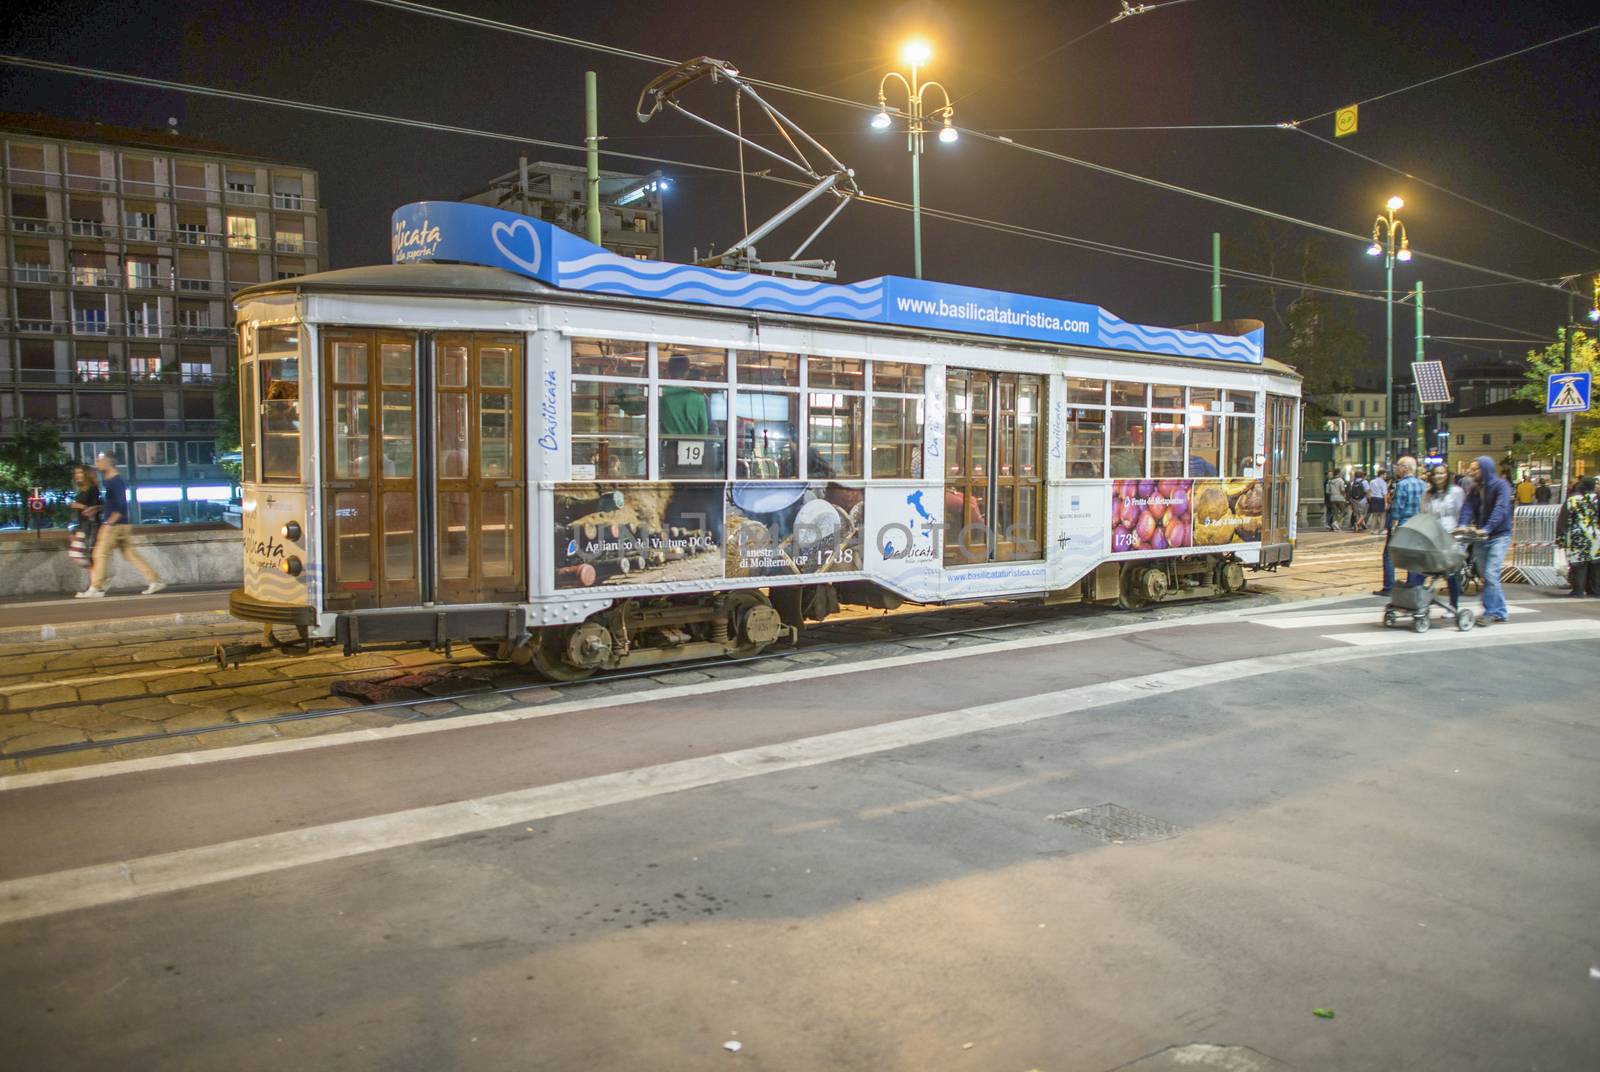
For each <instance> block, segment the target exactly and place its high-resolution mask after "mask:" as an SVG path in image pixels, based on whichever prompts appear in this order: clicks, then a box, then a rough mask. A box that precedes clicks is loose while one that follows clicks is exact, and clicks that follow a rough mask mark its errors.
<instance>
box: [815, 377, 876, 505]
mask: <svg viewBox="0 0 1600 1072" xmlns="http://www.w3.org/2000/svg"><path fill="white" fill-rule="evenodd" d="M855 364H858V365H859V364H860V362H855ZM865 403H866V398H865V397H864V396H862V395H845V394H831V393H830V394H813V395H811V396H810V399H809V401H808V405H807V407H806V442H807V445H808V446H807V454H806V466H807V476H808V477H809V478H810V479H812V480H838V479H842V478H849V477H855V478H859V477H860V476H861V475H862V464H861V454H862V441H863V439H864V438H865V437H864V436H863V431H864V429H863V427H862V420H863V412H862V411H863V409H864V407H865Z"/></svg>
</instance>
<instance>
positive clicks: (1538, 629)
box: [1322, 617, 1600, 647]
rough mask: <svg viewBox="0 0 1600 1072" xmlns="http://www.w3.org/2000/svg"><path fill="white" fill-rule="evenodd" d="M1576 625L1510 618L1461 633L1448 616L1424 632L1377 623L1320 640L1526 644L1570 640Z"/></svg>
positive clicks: (1598, 625) (1363, 644)
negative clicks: (1482, 639) (1413, 639)
mask: <svg viewBox="0 0 1600 1072" xmlns="http://www.w3.org/2000/svg"><path fill="white" fill-rule="evenodd" d="M1578 624H1580V623H1579V622H1576V621H1572V620H1570V619H1569V620H1567V621H1542V622H1518V621H1511V622H1506V623H1505V624H1503V625H1502V624H1498V623H1497V624H1495V625H1490V626H1484V627H1483V628H1478V627H1476V626H1474V627H1473V628H1471V629H1469V630H1467V631H1466V632H1462V631H1461V630H1459V629H1457V628H1456V627H1455V625H1454V624H1453V623H1451V622H1450V621H1449V620H1448V619H1445V618H1442V617H1441V618H1438V619H1436V620H1435V621H1434V624H1433V628H1431V629H1429V630H1428V632H1427V633H1423V634H1417V633H1412V632H1411V627H1410V626H1409V625H1407V626H1405V627H1404V628H1402V627H1401V626H1398V625H1396V626H1394V627H1392V628H1384V627H1383V626H1381V625H1380V626H1379V627H1378V628H1377V629H1369V630H1366V631H1364V632H1360V633H1329V634H1328V635H1326V636H1324V637H1323V638H1322V639H1324V640H1330V641H1333V642H1334V643H1336V644H1354V645H1356V646H1358V647H1372V646H1373V645H1377V644H1392V643H1393V642H1394V640H1395V638H1396V637H1398V636H1402V635H1410V636H1414V637H1416V638H1417V639H1418V640H1421V641H1424V642H1425V643H1429V644H1435V645H1437V644H1458V645H1459V644H1468V643H1476V642H1477V641H1478V638H1479V637H1489V636H1496V637H1509V638H1511V639H1512V640H1517V639H1519V638H1521V639H1523V640H1525V641H1526V642H1527V643H1534V642H1536V641H1539V640H1541V639H1545V638H1548V637H1559V638H1560V639H1563V640H1566V639H1569V638H1568V637H1567V636H1566V635H1565V634H1566V633H1567V632H1568V631H1569V630H1570V629H1571V628H1572V627H1573V626H1575V625H1578ZM1582 624H1584V625H1592V626H1594V627H1595V628H1596V629H1597V630H1600V622H1593V621H1590V620H1588V619H1584V620H1583V622H1582ZM1435 634H1437V635H1435Z"/></svg>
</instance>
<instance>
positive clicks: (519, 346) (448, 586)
mask: <svg viewBox="0 0 1600 1072" xmlns="http://www.w3.org/2000/svg"><path fill="white" fill-rule="evenodd" d="M432 356H433V362H432V364H433V379H434V397H433V408H434V413H435V419H434V444H433V445H434V452H433V460H434V467H433V468H434V482H435V489H436V490H435V509H434V516H435V523H434V524H435V528H434V531H435V538H436V540H437V543H438V553H437V559H436V561H437V568H438V575H437V577H438V579H437V591H438V600H439V602H442V603H499V602H505V601H509V600H521V599H524V598H526V594H527V585H526V583H525V580H524V578H525V577H526V575H527V574H526V570H525V568H524V562H525V560H526V557H527V556H526V540H525V538H524V531H523V528H524V523H523V517H524V502H525V496H526V493H527V475H526V459H525V455H524V451H523V441H522V419H521V408H520V406H519V404H518V403H519V400H520V399H521V398H522V361H523V343H522V337H521V336H518V335H499V334H492V333H484V332H474V333H470V334H469V333H452V334H439V335H437V336H435V337H434V340H433V347H432Z"/></svg>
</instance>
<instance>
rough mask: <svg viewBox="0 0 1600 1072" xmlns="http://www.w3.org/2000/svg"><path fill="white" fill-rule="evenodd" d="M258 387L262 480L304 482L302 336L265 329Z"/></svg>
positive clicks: (286, 330)
mask: <svg viewBox="0 0 1600 1072" xmlns="http://www.w3.org/2000/svg"><path fill="white" fill-rule="evenodd" d="M258 341H259V345H258V347H257V349H258V351H259V355H260V356H259V357H258V358H257V360H256V365H257V367H258V380H257V382H258V384H259V386H260V391H261V396H260V401H261V435H260V439H259V445H260V450H261V479H262V480H267V481H275V482H295V481H298V480H299V479H300V355H299V347H300V336H299V330H298V329H297V328H293V327H282V328H262V329H261V332H260V337H259V340H258Z"/></svg>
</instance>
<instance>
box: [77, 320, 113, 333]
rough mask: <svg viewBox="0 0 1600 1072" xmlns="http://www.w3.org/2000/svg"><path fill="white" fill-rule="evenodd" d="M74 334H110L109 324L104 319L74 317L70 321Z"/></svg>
mask: <svg viewBox="0 0 1600 1072" xmlns="http://www.w3.org/2000/svg"><path fill="white" fill-rule="evenodd" d="M72 333H73V334H74V335H110V334H111V324H110V323H109V322H107V321H105V320H84V319H81V318H74V319H73V321H72Z"/></svg>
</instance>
